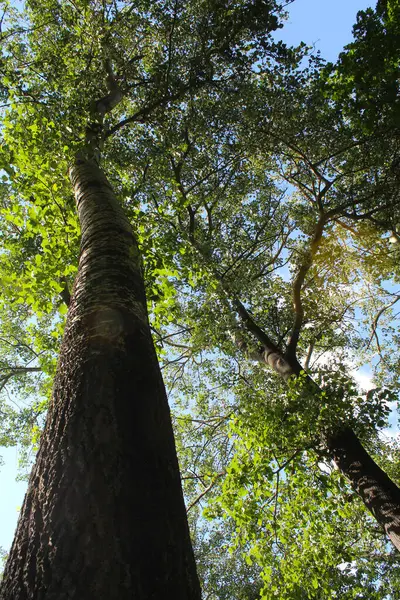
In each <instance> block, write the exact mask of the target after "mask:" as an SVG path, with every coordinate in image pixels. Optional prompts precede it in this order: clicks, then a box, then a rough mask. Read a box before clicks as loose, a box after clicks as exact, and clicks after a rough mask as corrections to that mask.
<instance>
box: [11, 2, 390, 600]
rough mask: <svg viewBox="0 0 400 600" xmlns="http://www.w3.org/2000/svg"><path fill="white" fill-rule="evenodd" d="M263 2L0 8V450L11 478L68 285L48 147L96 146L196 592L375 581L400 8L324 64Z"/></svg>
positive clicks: (73, 243) (217, 595)
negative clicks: (8, 456)
mask: <svg viewBox="0 0 400 600" xmlns="http://www.w3.org/2000/svg"><path fill="white" fill-rule="evenodd" d="M285 7H286V3H280V2H276V1H275V0H268V1H266V0H255V1H252V2H244V1H241V0H237V1H234V0H232V1H220V0H201V1H200V0H197V2H192V1H185V2H183V1H180V0H173V1H172V0H171V1H170V0H157V1H154V2H148V1H147V0H138V1H137V2H130V1H128V0H126V1H121V2H115V1H114V0H102V1H100V0H73V1H72V0H42V1H41V2H37V1H36V0H29V1H27V2H26V4H25V5H24V7H20V6H19V5H17V4H13V3H9V2H5V1H0V40H1V55H0V77H1V80H0V102H1V107H0V118H1V146H0V180H1V181H0V209H1V222H0V236H1V252H0V278H1V284H2V293H1V296H0V415H1V421H0V443H1V445H2V446H4V447H7V446H18V447H19V448H20V451H21V459H22V469H23V471H24V472H25V473H28V472H29V470H30V467H31V466H32V461H33V459H32V456H33V454H35V453H36V451H37V450H38V448H39V445H40V439H41V436H42V432H43V429H44V424H45V420H46V416H47V413H48V409H49V403H50V405H51V402H52V401H51V395H52V389H53V381H54V377H55V373H56V369H57V361H58V356H59V353H60V347H61V341H62V338H63V334H64V328H65V322H66V318H67V313H68V308H69V307H70V315H74V314H75V313H74V312H73V311H75V310H77V308H76V307H77V306H78V305H79V302H81V303H84V302H85V300H84V289H85V286H84V285H83V284H79V283H78V284H77V283H76V282H75V278H76V276H77V273H78V264H81V265H82V260H83V259H82V257H83V256H84V254H85V249H87V248H88V247H89V241H90V239H89V238H90V235H91V234H90V225H91V222H90V220H88V221H87V223H88V224H87V225H85V226H82V223H83V222H84V223H86V221H84V219H85V218H87V217H86V216H85V214H83V213H84V210H83V209H80V207H79V199H78V197H79V190H78V192H77V189H78V188H79V185H80V184H79V182H78V184H77V183H76V181H77V180H78V175H74V171H73V168H72V170H71V164H75V166H76V165H78V167H76V168H79V165H81V164H82V165H83V164H85V163H91V164H93V165H94V164H95V165H96V169H98V171H99V172H100V170H101V171H102V172H104V173H105V175H106V177H107V181H108V183H107V184H106V185H107V186H108V188H109V189H111V188H112V189H113V190H114V192H115V195H116V197H117V199H118V202H119V207H120V209H121V213H122V212H123V213H124V215H125V217H124V218H126V219H127V222H129V223H130V226H131V227H132V228H133V232H134V233H133V235H134V238H135V240H137V246H138V249H139V251H140V259H139V251H138V252H137V246H135V243H136V242H135V243H133V245H132V247H131V248H130V250H129V253H130V254H129V256H130V257H131V258H132V261H136V262H135V264H136V266H137V269H136V271H137V273H140V277H142V278H143V282H144V288H145V293H146V299H147V304H146V306H145V307H144V309H143V310H142V309H140V310H142V313H143V314H142V313H140V310H139V308H137V307H138V305H139V304H140V301H141V300H140V297H139V296H140V294H139V295H138V297H136V296H135V297H134V298H133V300H132V306H133V307H134V308H133V309H132V310H133V311H134V310H136V309H137V315H139V313H140V315H139V317H140V318H141V319H142V320H143V319H146V318H147V316H146V315H145V312H146V310H147V313H148V319H149V325H150V329H151V334H152V339H153V343H154V346H155V348H156V352H157V356H158V361H159V364H160V367H161V371H162V376H163V379H164V382H165V386H166V388H167V393H168V400H169V406H170V409H171V412H172V422H173V428H174V434H175V443H176V448H177V454H178V459H179V465H180V472H181V480H182V485H183V493H184V498H185V504H186V512H187V516H188V520H189V526H190V532H191V538H192V544H193V548H194V554H195V558H196V563H197V571H198V575H199V578H200V583H201V587H202V590H203V597H204V598H207V599H208V600H223V599H225V598H226V599H228V598H229V599H231V598H237V599H238V600H239V599H240V600H256V599H257V598H266V599H269V598H271V599H272V598H279V599H281V600H284V599H289V600H295V599H299V600H300V599H312V600H319V599H321V600H322V599H324V600H329V599H335V598H340V599H349V600H350V599H353V598H366V597H368V598H370V599H371V600H373V599H374V598H376V599H377V600H378V599H385V598H387V599H395V598H397V597H398V596H399V594H400V577H399V555H398V550H399V549H400V491H399V489H398V487H397V484H399V483H400V462H399V461H400V446H399V440H398V436H393V435H388V434H387V431H388V430H387V428H388V427H389V418H391V419H393V415H394V412H395V410H396V408H397V403H398V394H399V386H400V362H399V344H400V336H399V318H398V316H399V310H400V303H399V300H400V270H399V264H400V262H399V259H400V196H399V190H400V186H399V183H400V142H399V140H400V136H399V133H400V96H399V85H400V84H399V82H400V73H399V71H400V58H399V57H400V4H399V2H398V0H387V1H382V0H380V1H379V2H378V3H377V6H376V8H374V9H373V8H371V9H367V10H365V11H360V12H359V13H358V15H357V20H356V23H355V25H354V28H353V36H354V40H353V42H351V43H350V44H349V45H348V46H346V47H345V48H344V49H343V51H342V53H341V54H340V55H339V58H338V60H337V62H336V63H335V64H333V63H327V62H326V61H324V59H323V57H321V56H320V55H319V54H318V53H315V52H314V51H313V50H312V49H311V48H308V47H307V46H306V45H305V44H301V45H300V46H298V47H295V48H293V47H288V46H287V45H285V44H283V43H282V42H280V41H277V39H278V36H276V35H274V33H275V32H276V31H277V30H278V29H279V28H281V27H284V26H285V25H284V24H285V16H286V13H285ZM96 172H97V171H96ZM71 173H72V175H71ZM74 177H75V180H74ZM87 177H89V176H87ZM91 177H93V175H91ZM71 180H72V186H71ZM74 181H75V183H74ZM102 181H103V180H102ZM103 183H104V181H103ZM82 185H83V184H82ZM99 185H100V184H99ZM99 189H100V187H99ZM102 193H103V192H102ZM74 194H75V200H76V202H77V204H78V212H77V210H76V206H75V200H74ZM82 202H83V201H82ZM120 209H118V210H120ZM79 211H80V212H79ZM78 214H79V216H78ZM82 215H83V216H82ZM79 219H80V220H79ZM92 219H93V223H94V222H95V221H96V215H95V214H94V216H93V217H92ZM121 219H122V217H121ZM99 220H100V218H99ZM121 222H122V221H121ZM124 227H125V229H126V226H125V225H124ZM127 231H128V230H127V229H126V231H125V237H126V238H128V237H129V235H131V234H128V233H127ZM88 232H89V233H88ZM81 234H82V236H83V238H84V240H86V241H84V243H83V245H81V250H80V243H81ZM85 235H86V238H85ZM88 240H89V241H88ZM85 244H87V246H85ZM100 247H101V244H100V245H99V248H100ZM135 248H136V249H135ZM87 254H90V252H89V251H88V252H87ZM94 259H96V256H95V257H94ZM101 260H102V259H101V256H100V254H99V257H98V263H99V264H100V263H101ZM124 260H125V259H124ZM127 260H128V259H127ZM79 261H81V263H79ZM121 261H122V259H121ZM115 262H118V260H117V257H116V258H115ZM122 264H123V263H122V262H121V263H120V267H121V265H122ZM124 264H125V263H124ZM120 271H121V272H122V273H123V270H122V267H121V268H120ZM79 272H80V273H81V272H83V267H82V266H80V267H79ZM127 273H128V270H127ZM134 277H137V278H139V275H137V274H136V275H135V276H133V275H132V278H133V279H134ZM98 278H99V276H98ZM129 278H130V275H129V274H128V275H127V280H128V279H129ZM133 279H132V281H133ZM79 281H80V280H79ZM74 282H75V283H74ZM96 285H97V283H96ZM99 285H100V284H99ZM121 285H122V284H121ZM132 285H133V286H134V285H136V284H132ZM121 289H123V287H121ZM135 289H136V288H135ZM82 290H83V291H82ZM121 293H122V292H121ZM127 294H128V292H127ZM99 297H100V296H99ZM71 298H72V300H71ZM138 298H139V299H138ZM124 301H125V300H124ZM90 302H92V304H93V302H94V300H93V299H91V300H90ZM135 303H136V304H135ZM100 304H101V306H102V307H103V308H104V306H106V301H105V300H101V302H100V300H99V306H100ZM82 305H83V304H82ZM113 306H114V305H113ZM107 307H108V304H107ZM135 307H136V308H135ZM78 308H79V306H78ZM103 308H102V310H103ZM104 310H105V309H104ZM107 310H108V308H107ZM107 314H108V313H107ZM137 315H136V316H137ZM139 317H138V318H139ZM68 318H69V319H70V321H69V322H71V323H72V322H73V318H72V317H71V316H69V317H68ZM107 318H109V317H107ZM110 319H111V318H109V320H110ZM110 322H111V320H110ZM114 326H115V323H114V324H110V325H109V328H110V329H109V330H108V329H107V336H109V338H107V339H111V338H112V336H113V335H114V333H113V331H114V330H112V328H113V327H114ZM71 327H72V325H71ZM121 327H122V326H121ZM67 330H68V327H67ZM111 330H112V331H111ZM68 331H69V330H68ZM109 331H111V333H109ZM102 335H104V336H106V334H105V333H104V334H102ZM115 335H117V334H115ZM118 335H119V334H118ZM71 336H72V334H71ZM71 336H70V337H71ZM78 337H79V336H78ZM65 339H67V342H66V341H65ZM65 339H64V342H63V347H64V349H65V351H66V347H67V344H69V343H72V342H71V340H70V338H68V337H67V338H65ZM71 339H72V337H71ZM112 339H114V338H112ZM68 340H70V341H68ZM76 343H78V342H76ZM115 344H117V342H115ZM99 352H100V351H99ZM62 356H63V355H62ZM138 360H139V359H138ZM143 361H144V359H143ZM361 367H363V368H368V370H369V372H371V373H372V381H373V383H372V386H371V387H372V389H369V390H363V389H361V388H360V385H359V383H358V380H357V375H356V373H357V369H360V368H361ZM58 369H59V370H58V371H57V373H58V375H57V378H59V373H60V370H61V369H62V360H61V361H60V362H59V366H58ZM57 378H56V381H57V380H58V379H57ZM107 381H108V380H107ZM105 385H106V384H105ZM107 385H108V384H107ZM143 410H144V411H145V410H147V409H146V408H144V409H143ZM50 413H51V411H50ZM49 422H50V421H49ZM95 426H96V427H97V422H96V424H95V423H93V427H95ZM48 427H49V425H48ZM46 435H47V434H46ZM45 437H46V436H45ZM71 439H72V438H71ZM46 440H47V437H46ZM43 444H47V442H45V443H43ZM50 446H51V444H50ZM43 447H44V445H43ZM46 448H47V446H46ZM32 450H33V452H32ZM55 451H56V450H55ZM48 452H51V450H48ZM110 468H111V467H110ZM139 471H140V469H139ZM140 472H141V471H140ZM31 481H33V480H31ZM30 485H31V486H32V485H33V484H32V483H31V484H30ZM138 486H139V484H138ZM139 489H141V488H140V486H139ZM98 504H99V506H100V507H101V504H102V498H101V497H98ZM388 507H389V508H388ZM99 510H100V509H99ZM10 560H11V562H12V561H13V560H14V559H12V558H11V559H10ZM0 597H1V598H3V596H1V593H0ZM32 597H34V596H32ZM60 597H61V596H60ZM89 597H91V596H88V598H89ZM99 597H100V596H99ZM182 597H183V596H182ZM4 598H6V596H4ZM8 598H10V597H8ZM17 598H18V599H19V598H20V597H19V596H15V599H17ZM21 598H22V596H21ZM121 598H122V596H121Z"/></svg>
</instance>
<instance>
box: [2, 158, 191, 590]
mask: <svg viewBox="0 0 400 600" xmlns="http://www.w3.org/2000/svg"><path fill="white" fill-rule="evenodd" d="M70 176H71V181H72V185H73V188H74V192H75V197H76V201H77V207H78V212H79V218H80V223H81V229H82V244H81V256H80V261H79V272H78V276H77V279H76V282H75V286H74V291H73V294H72V299H71V304H70V308H69V314H68V319H67V325H66V330H65V334H64V340H63V344H62V348H61V354H60V358H59V364H58V369H57V375H56V379H55V385H54V392H53V399H52V403H51V406H50V409H49V414H48V418H47V423H46V427H45V431H44V433H43V436H42V440H41V445H40V450H39V453H38V456H37V461H36V465H35V467H34V469H33V472H32V475H31V478H30V482H29V487H28V492H27V494H26V497H25V501H24V504H23V507H22V510H21V515H20V519H19V523H18V528H17V532H16V536H15V539H14V543H13V546H12V549H11V552H10V556H9V559H8V562H7V566H6V570H5V574H4V579H3V583H2V587H1V592H0V598H1V600H39V599H40V600H64V599H65V600H66V599H68V600H128V599H129V600H133V599H135V600H150V599H152V600H161V599H162V600H165V599H166V598H168V599H169V598H171V599H172V598H173V599H174V600H180V599H182V600H196V599H200V589H199V583H198V579H197V575H196V569H195V563H194V558H193V552H192V547H191V542H190V537H189V530H188V525H187V520H186V512H185V506H184V501H183V495H182V490H181V484H180V476H179V468H178V461H177V457H176V450H175V444H174V439H173V433H172V426H171V419H170V413H169V408H168V403H167V398H166V394H165V389H164V385H163V381H162V378H161V374H160V369H159V366H158V362H157V358H156V355H155V351H154V347H153V343H152V339H151V334H150V329H149V324H148V319H147V312H146V300H145V292H144V285H143V278H142V274H141V267H140V257H139V251H138V247H137V242H136V239H135V237H134V235H133V232H132V229H131V227H130V225H129V222H128V221H127V219H126V217H125V216H124V214H123V211H122V209H121V207H120V206H119V204H118V202H117V200H116V198H115V195H114V193H113V191H112V189H111V186H110V184H109V182H108V181H107V179H106V177H105V176H104V174H103V173H102V171H101V170H100V169H99V168H98V167H97V166H96V165H95V164H94V163H92V162H90V161H85V160H78V161H77V164H75V165H74V166H73V168H72V169H71V173H70Z"/></svg>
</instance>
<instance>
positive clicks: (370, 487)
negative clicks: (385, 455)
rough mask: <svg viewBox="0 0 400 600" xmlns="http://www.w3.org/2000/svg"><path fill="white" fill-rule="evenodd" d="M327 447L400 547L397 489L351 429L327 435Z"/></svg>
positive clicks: (399, 502) (336, 462)
mask: <svg viewBox="0 0 400 600" xmlns="http://www.w3.org/2000/svg"><path fill="white" fill-rule="evenodd" d="M326 446H327V448H328V450H329V453H330V454H331V456H332V459H333V460H334V462H335V464H336V466H337V467H338V468H339V470H340V471H341V472H342V473H343V475H344V476H345V477H346V478H347V479H348V480H349V482H350V484H351V486H352V488H353V490H355V491H356V492H357V494H358V495H359V496H360V497H361V498H362V500H363V502H364V504H365V506H366V507H367V508H368V510H369V511H370V512H371V513H372V514H373V516H374V517H375V519H376V520H377V521H378V523H379V524H380V525H381V526H382V527H383V529H384V530H385V531H386V534H387V535H388V537H389V539H390V540H391V542H392V544H393V545H394V547H395V548H397V550H400V489H399V488H398V487H397V485H395V483H393V481H392V480H391V479H390V478H389V477H388V476H387V475H386V473H385V472H384V471H382V469H381V468H380V467H379V466H378V465H377V464H376V462H375V461H374V460H373V459H372V458H371V456H370V455H369V454H368V452H367V451H366V450H365V448H364V447H363V446H362V444H361V442H360V440H359V439H358V437H357V435H356V434H355V433H354V431H352V430H351V429H350V428H346V429H342V430H340V431H338V432H337V433H335V434H331V435H329V436H328V437H327V438H326Z"/></svg>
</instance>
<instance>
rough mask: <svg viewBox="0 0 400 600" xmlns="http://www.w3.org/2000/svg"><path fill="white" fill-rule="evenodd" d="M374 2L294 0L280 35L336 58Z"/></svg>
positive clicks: (9, 523)
mask: <svg viewBox="0 0 400 600" xmlns="http://www.w3.org/2000/svg"><path fill="white" fill-rule="evenodd" d="M375 4H376V2H368V1H366V0H295V2H294V3H293V4H292V5H290V6H289V7H288V11H289V20H288V22H287V24H286V25H285V27H284V29H282V30H281V31H280V32H279V37H281V39H282V40H283V41H285V42H286V43H288V44H291V45H298V44H299V43H300V42H301V41H304V42H306V43H307V44H308V45H311V46H314V47H315V49H316V50H320V51H321V55H322V57H323V58H325V59H326V60H329V61H335V60H336V58H337V55H338V54H339V52H340V51H341V50H342V48H343V46H344V45H345V44H347V43H349V42H351V40H352V34H351V30H352V26H353V24H354V22H355V19H356V14H357V11H359V10H363V9H365V8H368V7H370V6H371V7H375ZM277 37H278V36H277ZM0 455H1V456H3V459H4V461H5V464H4V465H3V466H1V467H0V547H2V548H3V549H4V550H8V549H9V547H10V545H11V542H12V538H13V535H14V530H15V527H16V523H17V518H18V508H19V507H20V506H21V504H22V501H23V496H24V493H25V489H26V484H24V483H21V482H16V481H15V478H16V475H17V468H18V458H17V451H16V449H15V448H8V449H5V450H0Z"/></svg>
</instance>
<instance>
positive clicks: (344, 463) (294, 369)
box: [236, 301, 400, 551]
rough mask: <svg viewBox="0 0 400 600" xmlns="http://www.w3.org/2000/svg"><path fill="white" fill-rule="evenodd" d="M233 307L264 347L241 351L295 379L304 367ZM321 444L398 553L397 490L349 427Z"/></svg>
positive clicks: (313, 388)
mask: <svg viewBox="0 0 400 600" xmlns="http://www.w3.org/2000/svg"><path fill="white" fill-rule="evenodd" d="M236 308H237V310H238V313H239V315H240V316H241V318H242V320H243V322H244V323H245V325H246V326H247V328H248V330H249V331H250V332H252V333H253V334H254V335H255V336H256V337H257V339H258V340H259V342H260V343H261V344H262V345H263V348H264V350H263V351H262V352H261V353H260V352H251V353H249V352H248V351H247V348H246V344H245V343H244V344H241V345H242V349H243V350H244V351H246V352H247V353H248V354H250V356H251V358H253V359H256V358H257V359H258V360H260V361H261V362H262V363H264V364H265V365H266V366H268V367H270V368H272V369H273V370H274V371H275V372H276V373H277V374H278V375H279V376H280V377H282V378H283V379H285V380H287V379H289V378H290V377H293V376H294V377H298V376H299V375H300V373H301V372H302V371H303V368H302V366H301V365H300V363H299V362H298V360H297V358H296V357H290V356H289V357H288V356H284V355H283V354H282V353H281V351H280V350H279V349H278V348H277V347H276V346H275V345H274V344H273V343H272V342H271V340H270V339H269V338H268V336H267V335H266V334H265V333H264V332H263V331H262V330H261V329H260V328H259V327H258V326H257V325H256V324H255V322H254V321H253V319H252V317H251V316H250V314H249V313H248V312H247V311H246V309H245V308H244V306H243V305H242V304H241V303H240V302H238V301H236ZM239 343H240V342H239ZM306 383H307V385H306V389H307V392H306V393H310V394H312V395H313V396H315V398H316V399H318V396H319V394H320V393H321V392H322V390H321V389H320V388H319V386H318V385H317V384H316V383H315V381H313V380H312V379H311V377H309V376H308V375H307V378H306ZM321 442H322V444H323V446H324V447H325V448H326V450H327V451H328V453H329V455H330V456H331V458H332V460H333V461H334V463H335V464H336V466H337V468H338V469H339V471H340V472H341V473H342V474H343V475H344V477H346V479H347V480H348V481H349V483H350V485H351V487H352V489H353V490H354V491H355V492H356V493H357V494H358V495H359V496H360V498H361V500H362V501H363V502H364V504H365V506H366V507H367V508H368V510H369V511H370V512H371V513H372V515H373V516H374V517H375V519H376V521H377V522H378V523H379V525H380V526H381V527H382V529H383V530H384V531H385V532H386V534H387V536H388V537H389V539H390V541H391V542H392V544H393V545H394V547H395V548H396V549H397V550H399V551H400V488H398V486H397V485H396V484H395V483H394V482H393V481H392V480H391V479H390V477H388V475H387V474H386V473H385V472H384V471H383V470H382V469H381V468H380V467H379V466H378V465H377V464H376V462H375V461H374V460H373V458H372V457H371V456H370V455H369V454H368V452H367V450H366V449H365V448H364V447H363V445H362V443H361V441H360V439H359V438H358V436H357V434H356V433H355V432H354V431H353V430H352V429H351V428H350V427H347V426H341V424H340V423H338V424H337V429H336V431H331V432H330V433H329V434H328V435H327V434H326V433H322V434H321Z"/></svg>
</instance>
